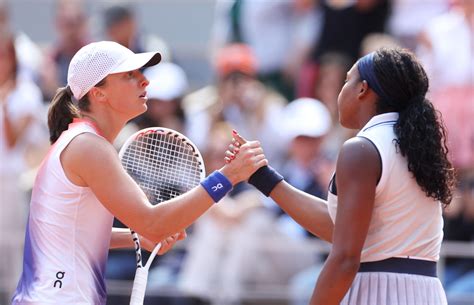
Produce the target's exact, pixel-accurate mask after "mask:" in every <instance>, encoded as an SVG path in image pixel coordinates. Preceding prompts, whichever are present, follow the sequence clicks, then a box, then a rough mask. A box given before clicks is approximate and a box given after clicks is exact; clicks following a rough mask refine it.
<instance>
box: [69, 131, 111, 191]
mask: <svg viewBox="0 0 474 305" xmlns="http://www.w3.org/2000/svg"><path fill="white" fill-rule="evenodd" d="M118 162H119V161H118V155H117V152H116V151H115V148H114V147H113V146H112V144H110V143H109V142H107V141H106V140H105V139H104V138H102V137H99V136H97V135H95V134H93V133H82V134H80V135H78V136H76V137H75V138H74V139H73V140H72V141H71V142H70V143H69V145H68V146H67V147H66V148H65V149H64V151H63V152H62V153H61V163H62V165H63V168H64V171H65V173H66V175H67V176H68V178H69V179H70V180H71V181H72V182H74V183H76V184H77V185H81V186H87V185H88V183H87V182H86V181H87V180H88V179H87V176H89V175H90V174H92V173H94V172H96V171H97V170H98V169H102V170H107V167H108V166H116V164H117V163H118Z"/></svg>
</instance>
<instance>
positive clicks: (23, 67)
mask: <svg viewBox="0 0 474 305" xmlns="http://www.w3.org/2000/svg"><path fill="white" fill-rule="evenodd" d="M7 4H8V3H7V1H6V0H0V32H3V33H8V32H10V31H11V29H10V24H9V18H8V17H9V16H8V15H9V14H8V6H7ZM0 35H1V34H0ZM14 36H15V50H16V56H17V61H18V73H17V74H18V77H19V78H26V79H29V80H33V81H35V82H37V81H38V73H39V69H40V65H41V61H42V58H43V57H42V53H41V50H40V49H39V47H38V46H37V45H36V44H35V43H34V42H33V41H32V40H31V39H30V37H28V35H27V34H26V33H24V32H22V31H19V32H16V33H15V34H14Z"/></svg>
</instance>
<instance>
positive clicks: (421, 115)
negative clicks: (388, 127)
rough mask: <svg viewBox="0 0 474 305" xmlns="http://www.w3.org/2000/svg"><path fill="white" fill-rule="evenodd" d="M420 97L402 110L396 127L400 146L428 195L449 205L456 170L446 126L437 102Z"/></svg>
mask: <svg viewBox="0 0 474 305" xmlns="http://www.w3.org/2000/svg"><path fill="white" fill-rule="evenodd" d="M418 99H421V100H418V101H411V102H410V103H409V105H408V106H407V107H406V108H405V109H403V110H402V111H400V117H399V119H398V122H397V123H396V124H395V130H394V131H395V134H396V135H397V140H396V142H397V146H398V149H400V152H401V154H402V155H403V156H406V157H407V160H408V169H409V170H410V172H412V173H413V174H414V176H415V179H416V181H417V182H418V185H420V187H421V189H422V190H423V191H424V192H425V193H426V195H428V196H430V197H432V198H436V199H438V200H440V201H441V202H442V203H444V204H446V205H447V204H449V203H450V202H451V199H452V188H453V186H454V171H453V168H452V165H451V163H450V162H449V160H448V158H447V156H448V147H447V145H446V130H445V128H444V126H443V123H442V120H441V116H440V115H438V113H437V111H436V110H435V108H434V107H433V104H431V102H430V101H428V100H426V99H425V98H424V97H419V98H418Z"/></svg>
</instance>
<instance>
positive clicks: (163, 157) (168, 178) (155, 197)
mask: <svg viewBox="0 0 474 305" xmlns="http://www.w3.org/2000/svg"><path fill="white" fill-rule="evenodd" d="M122 164H123V166H124V167H125V169H126V170H127V172H128V173H129V174H130V175H131V176H132V178H133V179H134V180H135V181H136V182H137V183H138V184H139V185H140V187H141V188H142V190H143V191H144V192H145V194H146V196H147V197H148V199H149V200H150V202H151V203H152V204H157V203H160V202H162V201H166V200H169V199H171V198H174V197H176V196H179V195H181V194H183V193H184V192H186V191H188V190H190V189H192V188H193V187H195V186H196V185H197V184H199V182H200V180H201V171H202V170H201V164H200V162H199V159H198V158H197V157H196V156H195V152H194V150H193V148H192V146H190V145H189V144H187V143H186V142H185V141H183V140H181V139H179V138H178V137H175V136H172V135H168V134H164V133H159V132H154V133H147V134H144V135H141V136H139V137H137V138H136V139H135V141H134V142H133V143H131V144H130V145H129V147H128V148H127V150H126V151H125V153H124V155H123V157H122Z"/></svg>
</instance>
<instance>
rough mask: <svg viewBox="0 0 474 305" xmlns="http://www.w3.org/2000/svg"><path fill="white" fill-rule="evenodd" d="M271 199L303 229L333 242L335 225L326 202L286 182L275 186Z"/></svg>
mask: <svg viewBox="0 0 474 305" xmlns="http://www.w3.org/2000/svg"><path fill="white" fill-rule="evenodd" d="M270 197H271V198H272V199H273V200H274V201H275V202H276V203H277V204H278V205H279V206H280V207H281V208H282V209H283V210H284V211H285V213H287V214H288V215H289V216H290V217H291V218H293V219H294V220H295V221H296V222H297V223H299V224H300V225H301V226H302V227H303V228H305V229H306V230H308V231H309V232H311V233H312V234H314V235H316V236H318V237H319V238H321V239H323V240H325V241H328V242H332V232H333V229H334V224H333V222H332V220H331V217H330V216H329V212H328V207H327V204H326V201H325V200H323V199H321V198H318V197H315V196H312V195H310V194H308V193H305V192H303V191H300V190H298V189H297V188H295V187H293V186H291V185H290V184H289V183H287V182H286V181H284V180H283V181H281V182H280V183H278V184H277V185H276V186H275V188H274V189H273V191H272V192H271V193H270Z"/></svg>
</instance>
